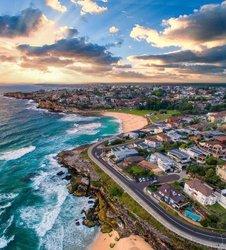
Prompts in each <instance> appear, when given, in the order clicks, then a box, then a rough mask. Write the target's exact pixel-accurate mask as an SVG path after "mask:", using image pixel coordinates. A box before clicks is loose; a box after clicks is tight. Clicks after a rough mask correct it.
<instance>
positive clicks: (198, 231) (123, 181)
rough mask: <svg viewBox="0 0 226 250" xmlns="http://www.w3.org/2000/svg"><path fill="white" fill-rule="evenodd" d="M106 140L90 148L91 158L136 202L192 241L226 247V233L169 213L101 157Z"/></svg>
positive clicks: (209, 245)
mask: <svg viewBox="0 0 226 250" xmlns="http://www.w3.org/2000/svg"><path fill="white" fill-rule="evenodd" d="M103 143H104V141H102V142H98V143H96V144H94V145H92V146H90V148H89V149H88V155H89V157H90V159H91V160H92V161H93V162H94V163H96V164H97V165H98V166H99V167H100V168H101V169H102V170H103V171H104V172H105V173H106V174H108V175H109V176H110V177H111V178H112V179H113V180H114V181H115V182H116V183H117V184H118V185H119V186H121V187H122V188H123V189H124V191H125V192H127V193H128V194H129V195H130V196H131V197H132V198H133V199H134V200H135V201H136V202H138V203H139V204H140V205H141V206H142V207H143V208H144V209H145V210H146V211H147V212H148V213H150V214H151V215H152V216H153V217H154V218H155V219H156V220H158V221H159V222H160V223H161V224H163V225H164V226H165V227H166V228H168V229H169V230H171V231H172V232H174V233H175V234H177V235H179V236H181V237H183V238H185V239H188V240H190V241H193V242H196V243H199V244H202V245H205V246H208V247H211V248H218V249H226V234H221V233H218V232H214V231H209V230H205V229H202V228H197V227H195V226H193V225H192V224H188V223H186V222H184V221H182V220H180V219H179V218H176V217H174V216H172V215H170V214H168V213H167V212H166V211H165V210H164V209H163V208H162V207H161V206H160V205H158V204H157V203H156V202H155V201H154V200H153V199H152V198H151V197H149V196H148V195H146V194H145V193H144V192H143V189H142V188H140V187H139V186H138V185H136V183H135V182H133V181H131V180H128V179H127V178H125V177H124V176H123V175H122V174H121V173H120V171H118V170H116V169H115V168H114V167H112V166H110V165H109V164H108V163H107V162H106V161H104V160H103V159H102V158H101V157H100V153H101V149H100V148H99V147H100V146H101V145H102V144H103Z"/></svg>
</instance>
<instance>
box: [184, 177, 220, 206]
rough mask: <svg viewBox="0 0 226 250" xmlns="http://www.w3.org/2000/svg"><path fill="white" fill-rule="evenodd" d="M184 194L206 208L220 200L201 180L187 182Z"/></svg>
mask: <svg viewBox="0 0 226 250" xmlns="http://www.w3.org/2000/svg"><path fill="white" fill-rule="evenodd" d="M184 192H185V193H186V194H187V195H189V196H190V197H191V198H193V199H194V200H196V201H198V202H199V203H201V204H202V205H204V206H206V205H213V204H215V203H216V202H217V200H218V197H217V196H216V195H215V193H214V190H213V189H212V188H211V187H210V186H208V185H207V184H206V183H204V182H202V181H201V180H199V179H193V180H190V181H188V182H185V185H184Z"/></svg>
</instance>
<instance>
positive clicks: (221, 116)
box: [207, 111, 226, 122]
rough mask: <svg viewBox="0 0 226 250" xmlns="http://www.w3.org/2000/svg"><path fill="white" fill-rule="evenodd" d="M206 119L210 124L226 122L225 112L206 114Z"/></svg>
mask: <svg viewBox="0 0 226 250" xmlns="http://www.w3.org/2000/svg"><path fill="white" fill-rule="evenodd" d="M207 117H208V120H209V121H210V122H226V111H222V112H217V113H208V114H207Z"/></svg>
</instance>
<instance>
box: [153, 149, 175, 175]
mask: <svg viewBox="0 0 226 250" xmlns="http://www.w3.org/2000/svg"><path fill="white" fill-rule="evenodd" d="M149 161H150V162H153V163H157V165H158V167H159V168H160V169H161V170H163V171H164V172H170V171H172V169H173V168H174V167H175V162H174V161H173V160H172V159H170V158H169V157H168V156H166V155H164V154H160V153H154V154H152V155H151V156H150V157H149Z"/></svg>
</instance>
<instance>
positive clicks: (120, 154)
mask: <svg viewBox="0 0 226 250" xmlns="http://www.w3.org/2000/svg"><path fill="white" fill-rule="evenodd" d="M110 155H112V156H113V157H114V159H115V161H116V162H120V161H122V160H124V159H125V158H127V157H129V156H136V155H138V151H137V150H136V149H134V148H128V147H126V146H122V147H116V148H113V149H111V154H110Z"/></svg>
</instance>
